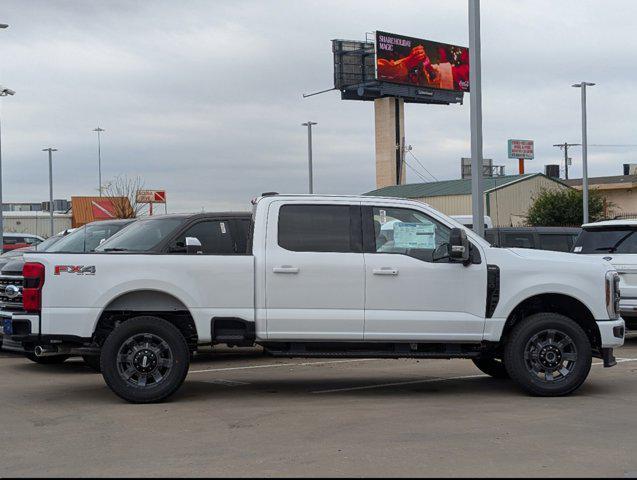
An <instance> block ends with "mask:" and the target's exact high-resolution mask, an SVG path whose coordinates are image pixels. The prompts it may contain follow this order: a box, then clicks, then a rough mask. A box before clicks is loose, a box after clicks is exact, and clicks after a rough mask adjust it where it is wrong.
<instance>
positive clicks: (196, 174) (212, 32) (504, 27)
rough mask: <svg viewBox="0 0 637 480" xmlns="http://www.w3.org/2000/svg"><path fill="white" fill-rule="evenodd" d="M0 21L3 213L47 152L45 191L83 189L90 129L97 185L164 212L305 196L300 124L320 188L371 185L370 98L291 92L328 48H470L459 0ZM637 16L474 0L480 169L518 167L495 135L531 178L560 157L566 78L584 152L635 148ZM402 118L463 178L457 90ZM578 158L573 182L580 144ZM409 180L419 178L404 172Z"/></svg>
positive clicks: (565, 136) (598, 169) (169, 8)
mask: <svg viewBox="0 0 637 480" xmlns="http://www.w3.org/2000/svg"><path fill="white" fill-rule="evenodd" d="M0 15H1V18H0V22H2V23H8V24H10V27H9V28H8V29H6V30H2V31H0V45H1V47H2V48H0V83H1V84H2V85H5V86H7V87H10V88H12V89H14V90H15V91H16V92H17V93H16V95H15V96H14V97H7V98H4V99H2V101H1V104H2V106H1V115H2V162H3V165H2V174H3V187H4V200H5V201H37V202H39V201H43V200H45V199H47V198H48V170H47V158H46V154H45V153H44V152H42V151H41V150H42V148H44V147H48V146H53V147H56V148H58V149H59V151H58V152H57V153H55V154H54V155H55V157H54V182H55V185H54V189H55V197H56V198H70V196H71V195H91V194H95V193H96V192H97V183H98V181H97V139H96V137H95V133H94V132H92V129H93V128H95V127H96V126H98V125H99V126H101V127H102V128H105V129H106V132H105V133H104V134H103V141H102V176H103V178H104V179H105V180H107V179H109V178H112V177H113V176H115V175H119V174H125V175H128V176H135V175H141V176H142V177H143V178H144V180H145V185H146V187H148V188H163V189H166V190H167V192H168V193H167V195H168V200H169V210H171V211H199V210H201V209H202V208H205V209H206V210H214V209H228V208H234V209H247V208H249V200H250V198H251V197H254V196H256V195H258V194H259V193H261V192H264V191H271V190H275V191H280V192H288V193H299V192H305V191H306V188H307V163H306V162H307V159H306V148H307V143H306V130H305V129H304V127H302V126H301V123H302V122H304V121H306V120H308V119H310V120H313V121H316V122H318V126H317V127H316V130H315V137H314V140H315V142H314V146H315V176H314V178H315V191H317V192H319V193H362V192H366V191H369V190H371V189H374V188H375V174H374V122H373V103H370V102H358V101H342V100H340V94H339V93H338V92H329V93H326V94H323V95H319V96H316V97H312V98H308V99H302V97H301V94H302V93H303V92H313V91H317V90H322V89H326V88H330V87H331V86H332V81H333V80H332V73H333V72H332V60H333V59H332V54H331V43H330V40H331V39H334V38H344V39H356V40H358V39H364V38H365V32H370V31H373V30H376V29H378V30H384V31H388V32H395V33H402V34H405V35H410V36H416V37H423V38H428V39H433V40H439V41H443V42H447V43H455V44H459V45H468V31H467V2H466V0H456V1H445V2H440V1H428V0H414V1H397V0H393V1H391V2H388V1H386V0H383V1H375V0H365V1H364V2H363V1H344V0H339V1H324V0H321V1H248V0H233V1H221V0H215V1H213V0H209V1H188V2H175V1H132V0H126V1H113V0H111V1H106V0H100V1H89V0H75V1H54V0H47V1H26V0H16V1H10V0H4V2H3V8H2V11H1V13H0ZM636 18H637V2H633V1H619V0H617V1H602V0H599V1H581V0H577V1H559V2H558V1H551V2H549V1H544V2H542V1H537V0H533V1H519V0H516V1H510V0H502V1H499V0H483V2H482V65H483V113H484V155H485V157H491V158H493V159H494V163H496V164H504V165H506V168H507V173H516V170H517V161H515V160H507V158H506V156H507V152H506V146H507V145H506V140H507V139H508V138H526V139H533V140H535V149H536V159H535V160H533V161H529V162H527V171H533V172H534V171H542V169H543V165H544V164H547V163H557V162H558V161H559V160H560V159H561V158H562V153H561V152H560V151H559V150H558V149H557V148H554V147H552V144H554V143H558V142H563V141H565V140H566V141H569V142H573V143H578V142H580V139H581V126H580V125H581V124H580V96H579V95H580V93H579V90H576V89H574V88H571V84H572V83H574V82H579V81H582V80H586V81H592V82H596V83H597V86H595V87H592V88H591V89H590V90H589V95H588V106H589V110H588V111H589V142H590V143H593V144H637V138H636V135H635V133H636V129H635V119H637V92H635V91H633V89H634V86H635V78H636V76H637V67H636V65H637V64H636V63H635V61H634V52H636V51H637V35H635V19H636ZM405 110H406V128H405V134H406V142H407V143H408V144H411V145H413V153H414V154H415V155H416V156H417V157H418V158H419V159H420V161H421V162H422V163H423V165H424V166H425V167H426V168H427V169H428V170H429V171H430V172H431V173H432V174H433V175H435V176H436V177H437V178H438V179H451V178H457V177H459V171H460V166H459V162H460V160H459V159H460V158H461V157H463V156H469V155H470V142H469V97H468V95H465V102H464V105H450V106H426V105H407V106H406V109H405ZM572 157H573V167H572V173H573V174H574V175H578V176H580V175H581V150H580V149H579V148H574V149H573V150H572ZM408 160H410V158H409V157H408ZM629 162H637V148H635V147H632V148H631V147H623V148H618V147H591V148H590V150H589V170H590V174H591V175H614V174H620V173H621V164H622V163H629ZM411 163H412V164H413V165H414V166H415V167H418V165H417V164H416V163H415V162H414V161H413V160H412V161H411ZM418 168H419V167H418ZM421 171H422V169H421ZM423 175H425V177H426V176H427V175H426V174H424V172H423ZM408 181H409V182H420V181H422V180H421V179H420V178H419V177H418V176H417V175H416V174H414V173H413V172H412V171H408ZM467 213H470V212H467Z"/></svg>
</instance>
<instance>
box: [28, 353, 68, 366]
mask: <svg viewBox="0 0 637 480" xmlns="http://www.w3.org/2000/svg"><path fill="white" fill-rule="evenodd" d="M25 356H26V357H27V358H28V359H29V360H31V361H32V362H35V363H39V364H40V365H58V364H60V363H64V362H66V360H67V359H68V358H69V355H54V356H51V357H38V356H36V354H35V353H32V352H29V353H27V354H26V355H25Z"/></svg>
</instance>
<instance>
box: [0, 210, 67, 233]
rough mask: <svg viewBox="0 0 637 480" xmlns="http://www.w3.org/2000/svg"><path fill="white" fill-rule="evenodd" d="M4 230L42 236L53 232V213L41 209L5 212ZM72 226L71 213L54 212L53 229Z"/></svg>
mask: <svg viewBox="0 0 637 480" xmlns="http://www.w3.org/2000/svg"><path fill="white" fill-rule="evenodd" d="M2 217H3V219H4V231H5V232H12V233H30V234H33V235H39V236H41V237H44V238H46V237H48V236H49V235H50V234H51V214H50V213H49V212H41V211H35V212H32V211H17V212H16V211H14V212H3V215H2ZM67 228H71V214H70V213H53V231H54V232H55V233H58V232H61V231H63V230H66V229H67Z"/></svg>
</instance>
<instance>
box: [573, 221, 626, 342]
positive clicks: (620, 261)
mask: <svg viewBox="0 0 637 480" xmlns="http://www.w3.org/2000/svg"><path fill="white" fill-rule="evenodd" d="M573 252H574V253H578V254H581V255H594V256H597V257H601V258H603V259H604V260H607V261H609V262H610V263H611V264H612V265H613V266H614V267H615V268H616V269H617V272H618V273H619V278H620V290H621V300H620V302H619V313H620V314H621V316H622V318H623V319H624V320H625V322H626V327H627V328H628V329H629V330H637V220H606V221H603V222H596V223H587V224H585V225H582V233H581V234H580V235H579V237H578V238H577V240H576V241H575V246H574V247H573Z"/></svg>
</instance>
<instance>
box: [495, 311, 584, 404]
mask: <svg viewBox="0 0 637 480" xmlns="http://www.w3.org/2000/svg"><path fill="white" fill-rule="evenodd" d="M591 363H592V354H591V344H590V341H589V339H588V337H587V335H586V333H585V332H584V330H582V328H581V327H580V326H579V325H578V324H577V323H575V322H574V321H573V320H571V319H570V318H568V317H565V316H564V315H559V314H556V313H537V314H535V315H531V316H529V317H527V318H525V319H524V320H522V321H521V322H520V323H519V324H518V325H516V326H515V327H514V328H513V331H512V332H511V335H510V336H509V339H508V341H507V344H506V346H505V350H504V364H505V366H506V369H507V372H508V373H509V375H510V376H511V379H512V380H513V381H514V382H516V383H517V384H518V385H519V386H520V387H521V388H523V389H524V390H526V391H527V392H529V393H531V394H532V395H539V396H545V397H555V396H560V395H568V394H569V393H571V392H573V391H575V390H576V389H578V388H579V387H580V386H581V385H582V383H584V381H585V380H586V377H587V376H588V372H589V371H590V369H591Z"/></svg>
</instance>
